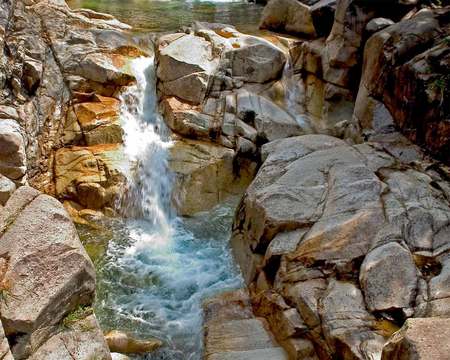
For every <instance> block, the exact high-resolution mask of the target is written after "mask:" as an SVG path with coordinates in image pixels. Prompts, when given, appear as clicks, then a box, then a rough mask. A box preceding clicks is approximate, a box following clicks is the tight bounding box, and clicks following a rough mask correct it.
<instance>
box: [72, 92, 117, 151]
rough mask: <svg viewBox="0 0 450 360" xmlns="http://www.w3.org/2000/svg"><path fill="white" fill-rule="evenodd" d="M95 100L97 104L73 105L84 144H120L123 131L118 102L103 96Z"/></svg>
mask: <svg viewBox="0 0 450 360" xmlns="http://www.w3.org/2000/svg"><path fill="white" fill-rule="evenodd" d="M97 99H98V101H97V102H85V103H80V104H76V105H74V112H75V116H76V118H77V122H78V124H79V125H80V127H81V131H82V133H83V136H84V140H85V141H86V144H87V145H97V144H115V143H121V142H122V134H123V130H122V128H121V125H120V121H119V105H120V103H119V100H117V99H114V98H107V97H104V96H97Z"/></svg>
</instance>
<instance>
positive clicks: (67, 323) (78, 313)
mask: <svg viewBox="0 0 450 360" xmlns="http://www.w3.org/2000/svg"><path fill="white" fill-rule="evenodd" d="M93 313H94V310H93V309H92V307H91V306H86V305H80V306H78V307H77V308H76V309H75V310H74V311H72V312H70V313H69V314H68V315H67V316H66V317H65V318H64V320H63V327H65V328H70V327H72V325H73V324H75V323H76V322H77V321H80V320H83V319H85V318H86V317H87V316H89V315H92V314H93Z"/></svg>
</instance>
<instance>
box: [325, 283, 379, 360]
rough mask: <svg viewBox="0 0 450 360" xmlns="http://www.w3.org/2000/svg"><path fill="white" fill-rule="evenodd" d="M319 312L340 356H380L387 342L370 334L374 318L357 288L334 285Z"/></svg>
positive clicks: (330, 287) (339, 284) (326, 335)
mask: <svg viewBox="0 0 450 360" xmlns="http://www.w3.org/2000/svg"><path fill="white" fill-rule="evenodd" d="M320 310H321V311H320V315H321V318H322V321H323V326H324V335H325V338H326V340H327V342H328V343H329V344H332V347H334V351H336V352H337V355H338V356H339V357H341V358H343V359H346V358H348V359H352V358H354V359H364V358H370V357H371V356H372V357H375V358H377V357H379V356H380V354H381V351H382V348H383V345H384V342H385V340H384V338H383V337H382V336H380V335H378V334H376V333H375V332H373V331H371V325H372V324H371V322H372V321H373V320H374V318H373V317H372V316H371V315H370V314H369V313H368V312H367V310H366V308H365V306H364V298H363V296H362V293H361V291H360V290H359V289H358V288H357V287H356V286H354V285H353V284H350V283H344V282H340V281H333V282H331V284H330V285H329V287H328V289H327V293H326V295H325V296H324V298H323V300H322V303H321V308H320Z"/></svg>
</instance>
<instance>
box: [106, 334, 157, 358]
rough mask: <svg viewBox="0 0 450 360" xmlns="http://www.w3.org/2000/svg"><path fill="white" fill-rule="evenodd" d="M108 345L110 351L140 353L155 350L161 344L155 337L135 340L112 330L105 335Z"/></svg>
mask: <svg viewBox="0 0 450 360" xmlns="http://www.w3.org/2000/svg"><path fill="white" fill-rule="evenodd" d="M105 339H106V342H107V343H108V347H109V349H110V350H111V351H112V352H119V353H123V354H142V353H148V352H152V351H155V350H156V349H158V348H160V347H161V346H162V342H161V341H160V340H157V339H148V340H137V339H133V338H132V337H130V336H128V335H127V334H125V333H123V332H121V331H118V330H113V331H110V332H109V333H107V334H106V335H105Z"/></svg>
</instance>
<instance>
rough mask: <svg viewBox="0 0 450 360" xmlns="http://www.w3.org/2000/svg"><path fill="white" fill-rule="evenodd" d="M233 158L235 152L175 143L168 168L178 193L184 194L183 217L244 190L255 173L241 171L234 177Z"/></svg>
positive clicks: (187, 142) (206, 145) (194, 142)
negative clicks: (174, 180)
mask: <svg viewBox="0 0 450 360" xmlns="http://www.w3.org/2000/svg"><path fill="white" fill-rule="evenodd" d="M233 159H234V151H233V150H231V149H227V148H224V147H222V146H218V145H213V144H211V143H206V142H200V141H193V140H184V141H177V142H176V143H175V144H174V146H173V148H171V156H170V159H169V166H170V168H171V169H172V171H173V172H174V173H175V175H176V178H177V181H176V182H177V185H176V189H177V190H175V193H177V194H181V199H179V200H180V201H179V202H180V204H179V209H178V211H179V212H180V214H182V215H193V214H195V213H197V212H199V211H204V210H207V209H210V208H212V207H213V206H215V205H217V204H218V203H219V202H221V201H223V200H224V199H226V198H227V197H229V196H231V195H237V194H240V193H241V192H242V191H243V189H244V188H245V186H246V184H248V182H249V181H250V177H251V171H252V170H247V169H245V168H242V169H241V171H242V172H241V174H235V173H234V171H233V161H234V160H233ZM206 179H207V180H206Z"/></svg>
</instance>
